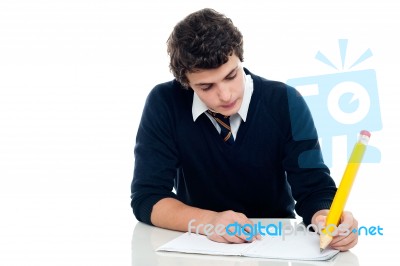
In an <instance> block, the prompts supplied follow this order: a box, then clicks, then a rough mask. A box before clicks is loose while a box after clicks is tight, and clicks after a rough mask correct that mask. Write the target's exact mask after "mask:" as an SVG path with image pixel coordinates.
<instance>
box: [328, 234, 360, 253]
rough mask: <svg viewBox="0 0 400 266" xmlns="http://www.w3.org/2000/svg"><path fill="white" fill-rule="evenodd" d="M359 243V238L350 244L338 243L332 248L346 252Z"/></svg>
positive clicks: (332, 245)
mask: <svg viewBox="0 0 400 266" xmlns="http://www.w3.org/2000/svg"><path fill="white" fill-rule="evenodd" d="M357 243H358V237H356V238H354V239H352V241H350V242H342V241H340V242H337V243H335V244H331V247H332V248H334V249H337V250H340V251H346V250H349V249H351V248H352V247H354V246H355V245H356V244H357Z"/></svg>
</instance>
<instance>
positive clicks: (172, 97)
mask: <svg viewBox="0 0 400 266" xmlns="http://www.w3.org/2000/svg"><path fill="white" fill-rule="evenodd" d="M192 101H193V91H192V90H188V89H185V88H184V87H182V85H180V83H179V82H177V81H176V80H171V81H168V82H164V83H160V84H158V85H156V86H155V87H154V88H153V89H152V90H151V91H150V92H149V94H148V96H147V99H146V104H145V105H146V106H147V107H149V105H150V106H152V107H156V108H158V107H160V108H162V107H173V106H176V107H182V106H183V105H188V104H190V105H191V104H192Z"/></svg>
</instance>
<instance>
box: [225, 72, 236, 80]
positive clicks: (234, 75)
mask: <svg viewBox="0 0 400 266" xmlns="http://www.w3.org/2000/svg"><path fill="white" fill-rule="evenodd" d="M236 76H237V73H235V74H233V75H231V76H229V77H226V79H227V80H232V79H235V78H236Z"/></svg>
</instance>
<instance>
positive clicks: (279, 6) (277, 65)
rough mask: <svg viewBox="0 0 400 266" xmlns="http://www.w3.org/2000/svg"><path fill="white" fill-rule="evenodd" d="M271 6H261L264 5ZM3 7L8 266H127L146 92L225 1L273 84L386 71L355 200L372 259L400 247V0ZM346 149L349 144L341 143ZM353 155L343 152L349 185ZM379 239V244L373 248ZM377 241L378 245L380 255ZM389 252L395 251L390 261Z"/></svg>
mask: <svg viewBox="0 0 400 266" xmlns="http://www.w3.org/2000/svg"><path fill="white" fill-rule="evenodd" d="M262 2H265V3H263V4H260V3H262ZM348 2H349V1H344V0H343V1H342V0H341V1H338V0H336V1H317V0H315V1H296V0H293V1H289V0H284V1H215V0H213V1H208V0H203V1H197V2H194V1H173V0H170V1H154V0H147V1H133V0H131V1H123V0H112V1H110V0H92V1H90V0H69V1H66V0H59V1H57V0H54V1H50V0H48V1H44V0H43V1H36V0H35V1H33V0H29V1H28V0H26V1H22V0H10V1H7V0H1V1H0V264H1V265H27V264H29V265H94V264H97V265H103V264H104V265H129V264H130V256H131V251H130V249H131V246H130V245H131V244H130V240H131V237H132V232H133V228H134V225H135V223H136V220H135V219H134V216H133V214H132V211H131V208H130V182H131V179H132V171H133V162H134V158H133V148H134V143H135V135H136V130H137V126H138V123H139V120H140V116H141V111H142V108H143V104H144V101H145V98H146V96H147V94H148V92H149V91H150V89H151V88H152V87H153V86H154V85H155V84H157V83H160V82H164V81H167V80H170V79H171V78H172V76H171V74H170V73H169V69H168V57H167V54H166V45H165V42H166V40H167V38H168V35H169V34H170V32H171V30H172V28H173V26H174V25H175V24H176V23H177V22H178V21H180V20H181V19H182V18H183V17H184V16H186V15H187V14H189V13H191V12H193V11H196V10H198V9H200V8H203V7H213V8H215V9H216V10H218V11H220V12H222V13H225V14H226V15H227V16H228V17H230V18H232V20H233V22H234V23H235V25H236V26H237V27H238V28H239V29H240V30H241V32H242V33H243V35H244V39H245V42H244V43H245V63H244V65H245V66H246V67H248V68H249V69H250V70H251V71H252V72H253V73H256V74H258V75H261V76H264V77H266V78H269V79H275V80H281V81H286V80H288V79H289V78H295V77H303V76H312V75H322V74H328V73H335V70H333V69H331V68H329V67H327V66H325V65H323V64H322V63H320V62H318V61H317V60H315V59H314V56H315V54H316V52H317V51H318V50H321V51H322V52H324V54H325V55H327V56H328V57H329V59H331V60H332V61H333V62H334V63H335V64H338V65H339V64H340V56H339V49H338V44H337V40H338V39H349V48H348V54H349V60H350V61H351V59H353V60H355V58H356V57H358V56H359V55H361V53H362V52H364V51H365V50H366V49H368V48H370V49H371V50H372V52H373V57H371V58H370V59H368V60H366V61H365V62H364V63H362V64H360V65H359V66H358V67H357V68H356V69H355V70H361V69H375V71H376V73H377V82H378V90H379V97H380V105H381V113H382V122H383V129H382V130H381V131H379V132H373V136H372V138H371V144H373V145H374V146H376V147H378V148H379V149H380V150H381V152H382V161H381V163H379V164H365V165H362V167H361V169H360V172H359V175H358V177H357V180H356V183H355V187H354V189H353V191H352V195H351V198H350V199H349V202H348V205H347V207H348V209H350V210H351V211H353V212H354V213H355V215H356V217H357V218H358V219H359V221H360V224H361V225H367V226H371V225H380V226H381V227H383V228H384V236H380V237H377V236H375V237H372V236H368V237H365V236H364V237H360V243H359V245H358V246H357V247H356V248H355V249H354V253H355V254H356V255H357V256H358V259H359V261H360V265H366V264H369V263H370V264H371V265H372V264H376V263H377V262H379V261H380V260H381V258H382V256H385V255H386V256H390V255H389V252H390V251H394V246H393V244H394V242H393V239H394V237H395V236H396V237H398V236H399V233H398V232H397V231H398V230H396V222H397V221H398V220H399V218H400V217H399V214H398V204H399V194H398V192H397V191H398V189H397V186H396V185H395V184H396V183H395V182H398V181H397V180H396V179H398V178H399V176H398V170H397V167H398V163H397V159H398V149H399V144H398V136H399V134H400V131H399V127H398V124H399V122H398V118H396V117H395V116H398V113H399V105H398V102H399V100H398V95H399V93H398V90H399V85H400V82H399V80H398V76H399V67H398V64H399V61H400V57H399V47H400V42H399V41H398V37H396V36H397V35H398V31H399V27H400V19H399V17H400V16H399V14H400V7H399V4H398V3H397V2H396V1H389V0H388V1H382V0H380V1H359V2H356V1H352V3H348ZM336 141H337V142H336V146H335V149H336V152H337V153H338V154H340V153H341V152H342V149H343V147H344V145H345V142H344V140H343V139H341V138H338V139H337V140H336ZM345 163H346V162H345V159H344V158H343V157H342V158H341V157H340V156H336V157H335V155H334V165H333V167H332V175H333V177H334V178H335V180H336V181H338V180H340V178H341V174H342V171H343V167H344V166H345ZM368 243H369V244H368ZM374 246H375V248H376V250H375V251H374V250H373V247H374ZM379 254H384V255H379Z"/></svg>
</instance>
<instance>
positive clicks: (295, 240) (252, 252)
mask: <svg viewBox="0 0 400 266" xmlns="http://www.w3.org/2000/svg"><path fill="white" fill-rule="evenodd" d="M337 253H339V251H338V250H335V249H331V248H329V247H328V248H326V249H325V250H324V251H323V252H322V253H321V252H320V249H319V235H317V234H306V235H303V234H302V233H300V234H297V235H291V236H285V238H284V239H283V238H282V237H281V236H277V237H271V236H267V237H264V238H263V239H262V240H259V241H256V243H255V245H253V246H252V247H251V248H250V249H248V250H247V251H246V252H245V253H244V254H243V255H244V256H246V257H259V258H269V259H290V260H328V259H330V258H332V257H333V256H335V255H336V254H337Z"/></svg>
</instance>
